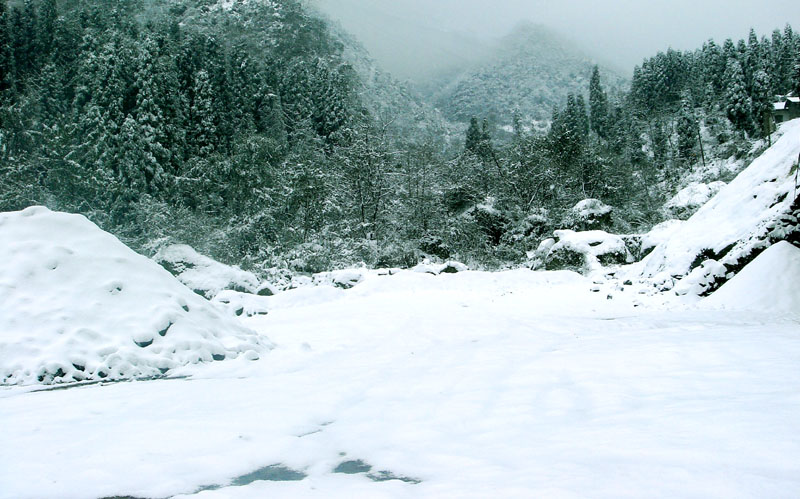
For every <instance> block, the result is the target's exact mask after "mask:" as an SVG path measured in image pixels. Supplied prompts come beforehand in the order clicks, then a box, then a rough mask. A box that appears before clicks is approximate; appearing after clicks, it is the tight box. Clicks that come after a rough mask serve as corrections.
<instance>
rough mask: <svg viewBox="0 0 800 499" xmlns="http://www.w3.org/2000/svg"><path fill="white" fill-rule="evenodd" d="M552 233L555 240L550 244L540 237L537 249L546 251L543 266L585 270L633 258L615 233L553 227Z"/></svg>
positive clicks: (549, 268)
mask: <svg viewBox="0 0 800 499" xmlns="http://www.w3.org/2000/svg"><path fill="white" fill-rule="evenodd" d="M554 235H555V236H556V238H557V239H558V241H557V242H555V243H554V244H552V245H551V244H550V241H549V240H548V241H544V242H543V243H542V245H540V248H539V250H537V251H544V250H547V251H548V253H547V256H546V257H545V266H546V268H547V270H561V269H568V270H578V271H582V272H586V271H593V270H598V269H600V268H602V267H605V266H608V265H621V264H624V263H631V262H632V261H633V256H632V255H631V254H630V252H629V251H628V248H627V246H626V245H625V240H624V239H623V238H622V237H620V236H618V235H615V234H609V233H608V232H604V231H602V230H590V231H586V232H575V231H572V230H557V231H555V232H554ZM548 247H549V249H547V248H548Z"/></svg>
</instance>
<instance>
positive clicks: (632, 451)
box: [0, 120, 800, 499]
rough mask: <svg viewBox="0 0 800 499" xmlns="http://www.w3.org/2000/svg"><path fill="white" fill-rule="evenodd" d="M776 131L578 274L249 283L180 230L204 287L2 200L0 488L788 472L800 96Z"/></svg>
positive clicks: (639, 488) (474, 485)
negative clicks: (707, 189)
mask: <svg viewBox="0 0 800 499" xmlns="http://www.w3.org/2000/svg"><path fill="white" fill-rule="evenodd" d="M781 132H782V133H783V137H782V138H781V139H780V140H778V141H777V142H776V143H775V145H774V146H773V147H772V148H770V149H769V150H767V151H766V152H765V153H764V154H763V155H762V156H761V157H760V158H758V159H757V160H756V161H754V162H753V164H752V165H750V166H749V167H748V168H747V169H746V170H744V171H743V172H742V173H741V174H740V175H739V176H738V177H737V178H736V179H735V180H733V181H732V182H731V183H730V184H728V185H727V186H725V187H722V188H721V190H720V192H719V193H718V194H717V195H716V196H714V197H713V198H712V199H711V200H710V201H708V203H706V204H705V205H704V206H703V207H702V208H700V209H699V210H698V211H697V213H695V214H694V215H693V216H692V217H690V218H689V220H687V221H685V222H677V221H672V222H669V223H665V224H662V225H660V226H658V227H656V228H655V229H654V230H653V231H652V232H651V233H649V234H647V235H645V236H641V244H642V248H643V249H644V248H654V249H653V250H652V252H651V253H650V254H649V255H648V256H647V257H645V258H644V259H643V260H642V261H641V262H638V263H635V264H632V265H627V266H623V267H619V266H617V265H611V266H609V267H602V266H597V265H595V266H590V268H589V269H584V270H585V271H586V273H587V274H589V276H588V277H584V276H581V275H579V274H577V273H574V272H568V271H555V272H534V271H530V270H527V269H523V270H514V271H506V272H498V273H487V272H474V271H468V270H467V269H466V267H464V266H463V265H461V264H458V263H457V262H449V263H447V264H438V265H435V264H432V263H430V262H427V263H423V264H421V265H419V266H417V267H416V268H414V269H411V270H406V271H401V270H399V269H391V270H388V269H386V270H382V271H374V270H368V269H364V268H360V269H350V270H340V271H335V272H329V273H324V274H317V275H315V276H313V277H305V278H304V279H298V281H297V283H295V282H294V280H293V281H292V282H293V284H297V285H298V286H299V287H297V288H296V289H290V290H287V291H282V292H280V291H279V290H278V289H277V288H275V290H274V292H275V294H274V295H273V296H259V295H258V294H254V293H253V291H259V292H260V291H264V288H263V286H262V284H263V283H258V282H257V279H256V278H255V276H252V278H251V277H250V276H245V278H242V275H243V274H242V273H241V270H239V269H236V268H234V267H227V266H223V265H221V264H219V263H218V262H213V261H211V260H209V259H206V258H205V257H202V255H197V254H195V253H193V252H192V251H190V249H187V248H182V249H181V251H180V252H179V253H180V255H178V257H179V258H178V257H176V258H172V259H170V262H171V263H173V264H174V263H176V262H182V265H183V268H182V269H178V268H174V269H173V270H175V271H176V273H177V274H178V275H179V276H182V277H183V278H184V281H185V282H187V283H189V284H190V285H195V286H196V287H197V288H198V290H199V291H209V290H211V291H213V292H212V293H210V294H211V295H214V299H213V300H212V301H208V300H206V299H205V298H202V297H200V296H198V295H197V294H195V293H192V291H191V290H190V289H189V288H187V287H186V286H184V285H182V284H181V283H180V282H179V281H178V280H177V279H176V278H175V277H173V276H172V275H170V274H169V273H168V272H167V271H166V270H164V269H163V268H161V267H159V266H158V265H156V264H155V263H154V262H153V261H150V260H148V259H146V258H144V257H142V256H140V255H136V254H135V253H133V252H132V251H131V250H130V249H128V248H126V247H125V246H124V245H122V243H120V242H119V241H118V240H117V239H116V238H114V237H113V236H111V235H109V234H106V233H103V232H102V231H100V230H99V229H98V228H97V227H96V226H94V225H93V224H91V223H90V222H89V221H88V220H86V219H85V218H83V217H80V216H73V215H65V214H58V213H52V212H49V211H47V210H45V209H43V208H31V209H28V210H25V211H23V212H18V213H12V214H0V240H2V243H3V244H2V245H0V374H2V376H0V381H2V383H0V449H2V450H1V451H0V499H5V498H8V499H11V498H14V499H18V498H37V499H38V498H59V499H61V498H99V497H108V496H133V497H147V498H162V497H181V498H188V497H192V498H195V497H196V498H205V499H212V498H229V497H233V498H239V497H241V498H245V497H247V498H250V497H258V498H260V497H289V498H295V497H324V498H328V497H347V498H352V497H415V498H416V497H458V498H463V497H480V498H485V497H526V498H527V497H548V498H550V497H587V496H588V497H613V498H617V497H709V496H711V497H726V498H727V497H770V498H773V497H792V498H796V497H800V286H799V285H798V283H800V249H798V248H797V247H795V246H793V245H792V244H790V243H789V242H786V241H781V242H777V243H776V244H773V245H772V246H769V245H770V244H772V243H774V242H776V241H775V239H774V238H772V237H768V234H767V233H768V232H770V231H773V232H775V231H777V229H771V227H773V226H774V224H775V223H777V222H778V221H779V222H781V223H789V224H792V223H796V217H795V216H794V215H791V214H790V213H789V210H790V205H791V203H792V200H793V199H794V195H795V191H794V188H795V184H794V177H793V175H794V172H795V171H796V170H795V168H796V167H795V163H794V161H795V158H796V157H797V155H798V153H800V141H798V140H797V139H798V138H800V120H796V121H794V122H789V123H787V124H785V125H783V126H782V127H781ZM787 221H788V222H787ZM794 227H795V225H792V226H791V227H789V228H786V227H784V229H786V230H785V231H784V232H786V233H788V231H789V229H794ZM781 230H783V229H781ZM559 238H560V239H561V240H563V242H564V244H563V245H566V242H567V241H572V243H571V244H570V248H572V249H574V250H575V252H576V254H578V255H583V254H587V255H590V256H592V257H593V258H595V259H596V260H597V262H596V263H598V264H599V263H601V261H600V256H602V255H601V254H600V252H601V250H602V251H603V252H604V253H603V254H608V253H609V252H610V253H619V254H621V255H622V256H623V257H625V258H623V260H630V258H628V257H629V256H632V255H630V254H629V253H628V250H627V248H626V246H625V244H626V241H625V240H623V239H622V238H620V237H619V236H614V235H611V234H607V233H605V232H601V231H593V232H584V233H576V232H572V231H561V232H560V233H559ZM629 239H630V238H629ZM561 243H562V241H559V243H556V242H555V241H554V240H553V241H550V242H549V243H548V244H549V246H547V245H544V247H542V248H540V250H542V252H544V251H545V250H546V251H550V250H552V249H553V248H555V247H556V244H561ZM563 245H562V246H563ZM179 249H180V248H179ZM606 250H608V252H606ZM616 250H618V251H616ZM623 250H624V251H623ZM756 250H758V251H756ZM761 250H764V251H761ZM595 253H597V254H596V255H595ZM623 253H624V254H623ZM704 255H705V256H704ZM699 256H702V257H703V258H705V260H704V261H702V262H701V261H700V260H702V258H701V259H698V257H699ZM712 256H713V257H714V258H710V257H712ZM752 257H754V259H753V260H752V261H750V258H752ZM740 260H742V261H743V262H744V261H748V262H749V263H748V264H747V265H746V266H744V267H743V268H742V269H741V270H740V271H739V272H738V274H737V275H735V276H733V275H732V274H733V269H735V268H736V265H735V264H736V263H737V262H739V261H740ZM187 264H188V265H187ZM695 264H697V265H695ZM742 265H744V263H742ZM595 267H597V268H595ZM692 267H693V268H692ZM194 270H196V272H195V273H196V274H197V275H194V274H193V273H192V272H189V273H188V277H187V276H186V275H184V274H186V273H187V271H194ZM687 273H688V275H686V274H687ZM723 275H724V277H725V279H726V280H727V282H726V283H725V284H723V285H722V287H720V288H719V290H717V291H716V292H715V293H713V294H712V295H711V296H710V297H708V298H700V297H699V294H700V293H701V292H702V291H703V290H708V289H710V288H707V287H704V286H703V284H704V283H705V284H708V283H706V282H705V281H707V280H708V279H714V278H715V277H720V276H723ZM231 276H233V277H231ZM212 277H213V278H214V279H211V278H212ZM728 278H730V279H729V280H728ZM301 281H303V282H301ZM242 282H244V283H245V284H246V285H242V284H241V283H242ZM237 283H239V285H237ZM201 288H202V289H201ZM225 288H233V289H225ZM237 288H240V289H237ZM695 288H696V289H695ZM246 291H250V293H248V292H246ZM270 293H273V289H270V290H269V293H261V294H265V295H269V294H270ZM237 316H238V317H237ZM267 337H269V338H270V339H267ZM270 340H272V341H270ZM273 341H274V348H272V347H273V343H272V342H273ZM206 361H208V362H206ZM162 373H163V374H165V375H166V377H165V378H161V379H151V380H140V381H122V380H129V379H130V378H142V377H148V376H151V375H154V376H158V375H160V374H162ZM111 378H118V379H117V380H116V382H112V381H109V380H110V379H111ZM83 379H85V380H87V381H86V382H84V383H74V382H75V381H80V380H83ZM51 382H56V383H58V382H62V383H63V382H73V383H72V384H70V385H64V384H60V385H59V384H55V385H48V383H51Z"/></svg>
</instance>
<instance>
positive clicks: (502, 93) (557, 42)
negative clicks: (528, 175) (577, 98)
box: [432, 23, 623, 124]
mask: <svg viewBox="0 0 800 499" xmlns="http://www.w3.org/2000/svg"><path fill="white" fill-rule="evenodd" d="M595 64H596V59H595V58H593V57H592V56H590V55H589V54H587V52H586V51H585V50H583V49H582V48H581V47H579V46H578V45H577V44H575V43H573V42H571V41H570V40H568V39H566V38H565V37H563V36H561V35H559V34H558V33H556V32H554V31H553V30H550V29H548V28H546V27H544V26H541V25H536V24H532V23H522V24H520V25H518V26H517V27H516V28H515V29H514V31H513V32H511V33H510V34H508V35H507V36H505V37H504V38H502V39H501V40H499V42H498V43H497V45H496V47H495V48H494V50H493V52H492V56H491V57H490V58H489V59H488V60H487V61H486V62H485V63H483V64H479V65H476V66H474V67H470V68H467V69H466V70H464V72H463V73H462V74H460V75H459V76H457V77H456V78H454V79H452V80H450V81H445V80H444V79H443V78H441V79H439V80H438V82H439V88H437V89H436V90H435V91H434V92H433V93H432V98H433V101H434V102H435V103H436V106H437V107H438V108H440V109H441V110H442V111H443V113H444V114H445V115H446V116H447V117H449V118H451V119H454V120H456V121H462V122H463V121H468V120H469V119H470V118H471V117H473V116H478V117H487V118H489V119H491V120H492V121H494V122H496V123H499V124H509V123H510V122H511V120H512V117H513V115H514V114H515V113H516V114H518V116H519V117H520V118H521V119H522V120H523V121H531V120H548V119H549V118H550V116H551V114H552V111H553V108H554V106H558V105H560V104H562V103H563V102H564V101H565V100H566V98H567V96H568V95H569V94H576V95H577V94H585V93H586V92H587V90H588V88H589V78H590V77H591V74H592V68H593V66H594V65H595ZM602 73H603V74H604V76H606V77H607V80H608V82H609V83H610V84H611V87H612V88H614V87H616V86H618V85H620V84H621V83H622V82H623V78H622V77H621V76H620V75H619V74H618V73H617V72H616V71H615V70H613V69H608V67H607V66H604V67H603V71H602ZM432 87H433V85H432Z"/></svg>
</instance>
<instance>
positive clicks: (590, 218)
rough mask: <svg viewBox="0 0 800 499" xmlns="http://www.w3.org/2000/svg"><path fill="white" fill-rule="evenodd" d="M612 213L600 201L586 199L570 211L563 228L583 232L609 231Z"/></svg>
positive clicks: (611, 209) (609, 208) (610, 209)
mask: <svg viewBox="0 0 800 499" xmlns="http://www.w3.org/2000/svg"><path fill="white" fill-rule="evenodd" d="M612 211H613V208H611V207H610V206H608V205H607V204H605V203H603V202H602V201H600V200H599V199H584V200H583V201H580V202H579V203H578V204H576V205H575V206H573V207H572V209H571V210H569V212H568V213H567V216H566V218H565V219H564V221H563V224H562V226H563V227H566V228H569V229H575V230H582V231H588V230H595V229H609V228H610V227H611V212H612Z"/></svg>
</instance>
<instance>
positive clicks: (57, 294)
mask: <svg viewBox="0 0 800 499" xmlns="http://www.w3.org/2000/svg"><path fill="white" fill-rule="evenodd" d="M0 241H2V244H0V384H28V383H36V382H43V383H51V382H71V381H81V380H97V379H124V378H142V377H151V376H158V375H162V374H165V373H167V372H168V371H169V370H171V369H173V368H176V367H178V366H183V365H187V364H194V363H199V362H206V361H213V360H223V359H227V358H234V357H239V356H242V355H244V356H245V358H251V359H256V358H258V356H259V353H260V352H263V351H265V350H266V349H267V348H269V346H270V343H269V341H268V340H267V339H266V338H265V337H263V336H260V335H258V334H256V333H254V332H252V331H251V330H249V329H247V328H245V327H243V326H242V325H241V324H240V323H239V322H238V321H237V320H236V319H233V318H226V317H224V316H223V315H222V314H221V313H220V312H218V311H217V309H216V308H215V307H214V306H213V305H212V304H211V303H209V302H208V301H206V300H204V299H203V298H201V297H199V296H197V295H196V294H194V293H193V292H192V291H191V290H189V289H188V288H187V287H185V286H184V285H182V284H181V283H180V282H178V281H177V280H176V279H175V278H174V277H172V276H171V275H170V274H169V273H168V272H167V271H166V270H164V269H162V268H161V267H159V266H158V265H157V264H156V263H155V262H153V261H151V260H149V259H148V258H145V257H144V256H141V255H138V254H136V253H135V252H133V251H132V250H131V249H129V248H128V247H127V246H125V245H124V244H122V243H121V242H120V241H119V240H118V239H116V238H115V237H114V236H112V235H111V234H108V233H106V232H103V231H102V230H100V229H99V228H98V227H97V226H96V225H94V224H93V223H91V222H90V221H89V220H87V219H86V218H84V217H82V216H80V215H69V214H64V213H56V212H51V211H49V210H47V209H46V208H41V207H34V208H28V209H26V210H24V211H21V212H13V213H3V214H0Z"/></svg>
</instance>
